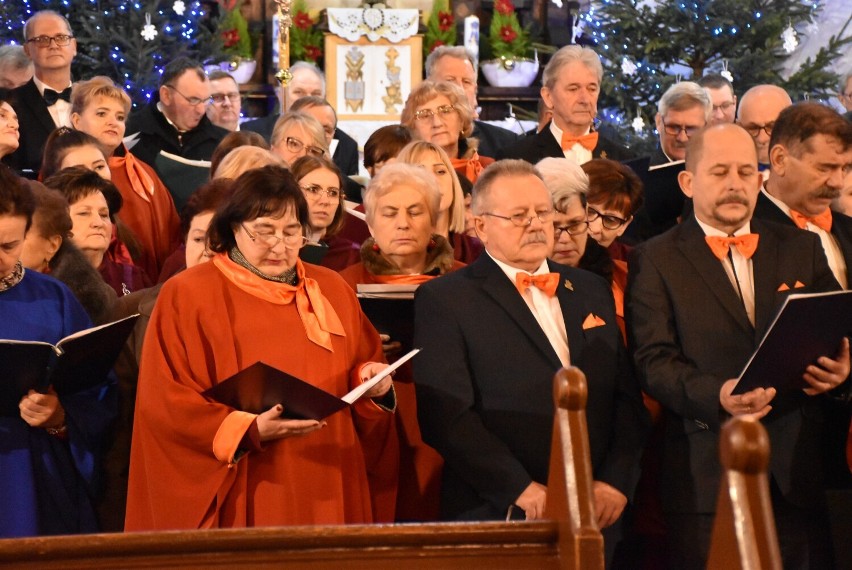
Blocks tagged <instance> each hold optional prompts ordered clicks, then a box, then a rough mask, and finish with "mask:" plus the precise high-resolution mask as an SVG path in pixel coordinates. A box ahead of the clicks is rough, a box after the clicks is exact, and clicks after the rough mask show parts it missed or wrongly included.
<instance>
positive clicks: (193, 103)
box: [165, 85, 213, 107]
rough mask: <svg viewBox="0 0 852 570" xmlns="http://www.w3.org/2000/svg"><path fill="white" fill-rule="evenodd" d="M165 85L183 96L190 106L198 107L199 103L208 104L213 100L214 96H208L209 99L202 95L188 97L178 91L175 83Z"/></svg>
mask: <svg viewBox="0 0 852 570" xmlns="http://www.w3.org/2000/svg"><path fill="white" fill-rule="evenodd" d="M165 87H167V88H168V89H171V90H172V91H174V92H175V93H177V94H178V95H180V96H181V97H183V99H184V101H186V102H187V103H188V104H189V106H190V107H197V106H199V105H206V104H208V103H210V102H211V101H212V100H213V98H212V97H208V98H207V99H202V98H201V97H187V96H186V95H184V94H183V93H181V92H180V91H178V90H177V89H176V88H175V87H174V86H173V85H166V86H165Z"/></svg>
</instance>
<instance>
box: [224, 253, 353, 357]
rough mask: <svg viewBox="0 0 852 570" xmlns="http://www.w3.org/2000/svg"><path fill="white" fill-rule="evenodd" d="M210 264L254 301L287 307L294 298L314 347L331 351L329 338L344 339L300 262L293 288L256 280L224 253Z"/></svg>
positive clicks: (337, 321)
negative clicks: (253, 298)
mask: <svg viewBox="0 0 852 570" xmlns="http://www.w3.org/2000/svg"><path fill="white" fill-rule="evenodd" d="M213 263H214V264H215V265H216V267H218V268H219V271H221V272H222V274H223V275H224V276H225V277H226V278H227V279H228V281H230V282H231V283H233V284H234V285H236V286H237V287H239V288H240V289H242V290H243V291H245V292H246V293H248V294H249V295H252V296H254V297H257V298H258V299H263V300H264V301H269V302H270V303H275V304H276V305H289V304H290V303H292V302H293V300H294V299H295V301H296V309H297V310H298V311H299V318H301V319H302V325H304V327H305V334H306V335H307V336H308V340H310V341H311V342H313V343H314V344H318V345H319V346H321V347H323V348H325V349H326V350H329V351H332V352H333V351H334V349H333V348H332V346H331V335H333V334H334V335H337V336H346V333H345V332H344V330H343V324H342V323H341V322H340V318H339V317H338V316H337V313H335V312H334V307H332V305H331V303H330V302H329V300H328V299H326V298H325V295H323V294H322V291H320V287H319V283H317V282H316V280H314V279H311V278H310V277H305V266H304V265H302V262H301V260H296V275H298V276H299V284H298V285H296V286H292V285H287V284H286V283H276V282H275V281H267V280H266V279H263V278H262V277H258V276H257V275H255V274H254V273H252V272H251V271H249V270H248V269H246V268H245V267H242V266H241V265H239V264H237V263H234V262H233V261H231V259H230V258H229V257H228V254H227V253H220V254H218V255H217V256H216V257H214V258H213Z"/></svg>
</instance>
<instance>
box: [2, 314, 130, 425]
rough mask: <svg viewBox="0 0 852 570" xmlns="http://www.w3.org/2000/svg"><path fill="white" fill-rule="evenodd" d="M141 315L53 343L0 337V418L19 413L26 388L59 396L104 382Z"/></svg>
mask: <svg viewBox="0 0 852 570" xmlns="http://www.w3.org/2000/svg"><path fill="white" fill-rule="evenodd" d="M138 317H139V315H132V316H130V317H127V318H125V319H121V320H119V321H115V322H112V323H107V324H105V325H101V326H98V327H93V328H90V329H86V330H83V331H79V332H77V333H74V334H73V335H69V336H67V337H65V338H64V339H62V340H60V341H59V342H58V343H56V345H55V346H54V345H52V344H50V343H46V342H35V341H18V340H0V367H2V369H3V376H4V378H3V381H2V382H0V416H5V417H14V416H18V415H19V413H20V412H19V410H18V403H19V402H20V401H21V398H23V397H24V395H25V394H26V393H27V392H28V391H30V390H38V391H42V392H43V391H45V390H47V388H48V386H50V385H52V386H53V388H54V390H56V392H57V394H59V395H60V396H63V395H67V394H74V393H76V392H80V391H82V390H85V389H86V388H90V387H92V386H95V385H97V384H100V383H101V382H103V381H104V380H105V379H106V377H107V374H109V372H110V370H111V369H112V366H113V364H114V363H115V360H116V358H118V354H119V353H120V352H121V349H122V347H123V346H124V342H125V341H126V340H127V337H128V336H129V335H130V332H131V331H132V330H133V327H134V325H135V324H136V319H137V318H138Z"/></svg>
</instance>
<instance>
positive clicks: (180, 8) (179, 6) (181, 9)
mask: <svg viewBox="0 0 852 570" xmlns="http://www.w3.org/2000/svg"><path fill="white" fill-rule="evenodd" d="M172 10H174V11H175V14H177V15H178V16H183V15H184V13H185V12H186V4H184V3H183V0H177V2H175V3H174V4H172Z"/></svg>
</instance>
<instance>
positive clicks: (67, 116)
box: [33, 76, 72, 128]
mask: <svg viewBox="0 0 852 570" xmlns="http://www.w3.org/2000/svg"><path fill="white" fill-rule="evenodd" d="M33 83H35V86H36V88H37V89H38V92H39V93H40V94H41V96H42V97H44V90H45V89H53V88H52V87H50V86H48V85H45V84H44V83H42V82H41V81H39V78H38V77H36V76H33ZM71 85H72V84H71V83H69V84H68V85H67V87H71ZM53 90H54V91H56V89H53ZM62 90H63V89H60V90H59V91H62ZM47 112H48V113H50V116H51V118H52V119H53V124H55V125H56V126H57V128H58V127H70V126H71V103H69V102H68V101H66V100H65V99H57V100H56V103H54V104H53V105H51V106H49V107H48V108H47Z"/></svg>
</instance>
